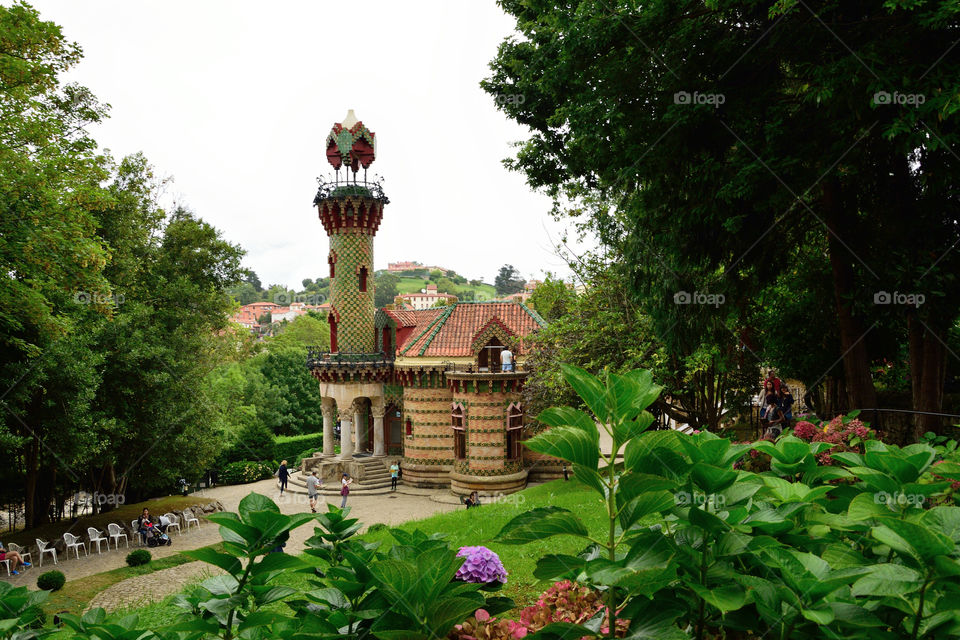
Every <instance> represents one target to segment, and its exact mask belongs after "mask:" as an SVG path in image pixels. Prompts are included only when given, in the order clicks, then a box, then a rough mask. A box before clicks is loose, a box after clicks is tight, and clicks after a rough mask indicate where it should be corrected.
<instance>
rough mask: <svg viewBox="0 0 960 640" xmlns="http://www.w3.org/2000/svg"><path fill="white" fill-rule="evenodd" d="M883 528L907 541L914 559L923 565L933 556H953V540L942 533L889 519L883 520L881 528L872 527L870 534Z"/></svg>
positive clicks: (903, 521)
mask: <svg viewBox="0 0 960 640" xmlns="http://www.w3.org/2000/svg"><path fill="white" fill-rule="evenodd" d="M884 528H887V529H888V530H892V531H893V532H895V533H896V534H897V535H898V536H899V537H900V538H902V539H903V540H905V541H907V542H908V544H909V545H910V547H911V548H912V549H913V550H914V552H915V555H916V557H918V558H919V559H920V560H922V561H923V562H924V563H927V562H929V561H931V560H932V559H933V558H934V556H940V555H952V554H953V550H954V547H955V545H954V543H953V540H951V539H950V538H949V537H948V536H946V535H944V534H942V533H939V532H937V531H932V530H931V529H929V528H927V527H924V526H922V525H919V524H914V523H912V522H907V521H905V520H898V519H896V518H890V519H888V520H884V524H883V525H882V526H880V527H874V529H873V530H871V532H872V531H874V530H882V529H884ZM878 539H880V538H878ZM881 542H884V543H885V544H889V543H886V541H884V540H881Z"/></svg>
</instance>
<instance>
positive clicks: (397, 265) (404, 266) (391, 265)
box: [387, 262, 450, 273]
mask: <svg viewBox="0 0 960 640" xmlns="http://www.w3.org/2000/svg"><path fill="white" fill-rule="evenodd" d="M417 269H426V270H427V271H443V272H444V273H449V272H450V269H447V268H446V267H437V266H432V267H431V266H428V265H424V264H420V263H419V262H388V263H387V271H388V272H390V273H403V272H404V271H416V270H417Z"/></svg>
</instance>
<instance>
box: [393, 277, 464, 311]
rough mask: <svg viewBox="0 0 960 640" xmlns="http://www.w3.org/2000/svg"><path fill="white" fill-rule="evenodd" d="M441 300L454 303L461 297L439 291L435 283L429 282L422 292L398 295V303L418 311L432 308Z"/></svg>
mask: <svg viewBox="0 0 960 640" xmlns="http://www.w3.org/2000/svg"><path fill="white" fill-rule="evenodd" d="M440 300H446V302H447V304H453V303H454V302H458V301H459V300H460V299H459V298H458V297H457V296H455V295H453V294H452V293H440V292H438V291H437V285H435V284H428V285H427V288H426V289H425V290H424V291H421V292H420V293H404V294H401V295H399V296H397V297H396V301H397V304H399V305H401V306H403V308H406V309H414V310H416V311H421V310H423V309H432V308H433V307H435V306H436V304H437V302H438V301H440Z"/></svg>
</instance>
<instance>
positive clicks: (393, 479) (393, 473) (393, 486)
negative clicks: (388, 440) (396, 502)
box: [390, 460, 400, 491]
mask: <svg viewBox="0 0 960 640" xmlns="http://www.w3.org/2000/svg"><path fill="white" fill-rule="evenodd" d="M399 473H400V465H398V464H397V461H396V460H394V461H393V464H391V465H390V491H396V490H397V475H399Z"/></svg>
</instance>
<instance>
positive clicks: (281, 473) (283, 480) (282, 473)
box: [277, 460, 290, 495]
mask: <svg viewBox="0 0 960 640" xmlns="http://www.w3.org/2000/svg"><path fill="white" fill-rule="evenodd" d="M289 477H290V472H289V471H288V470H287V461H286V460H284V461H283V462H281V463H280V468H279V469H277V479H278V480H279V481H280V495H283V491H284V489H286V488H287V479H288V478H289Z"/></svg>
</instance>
